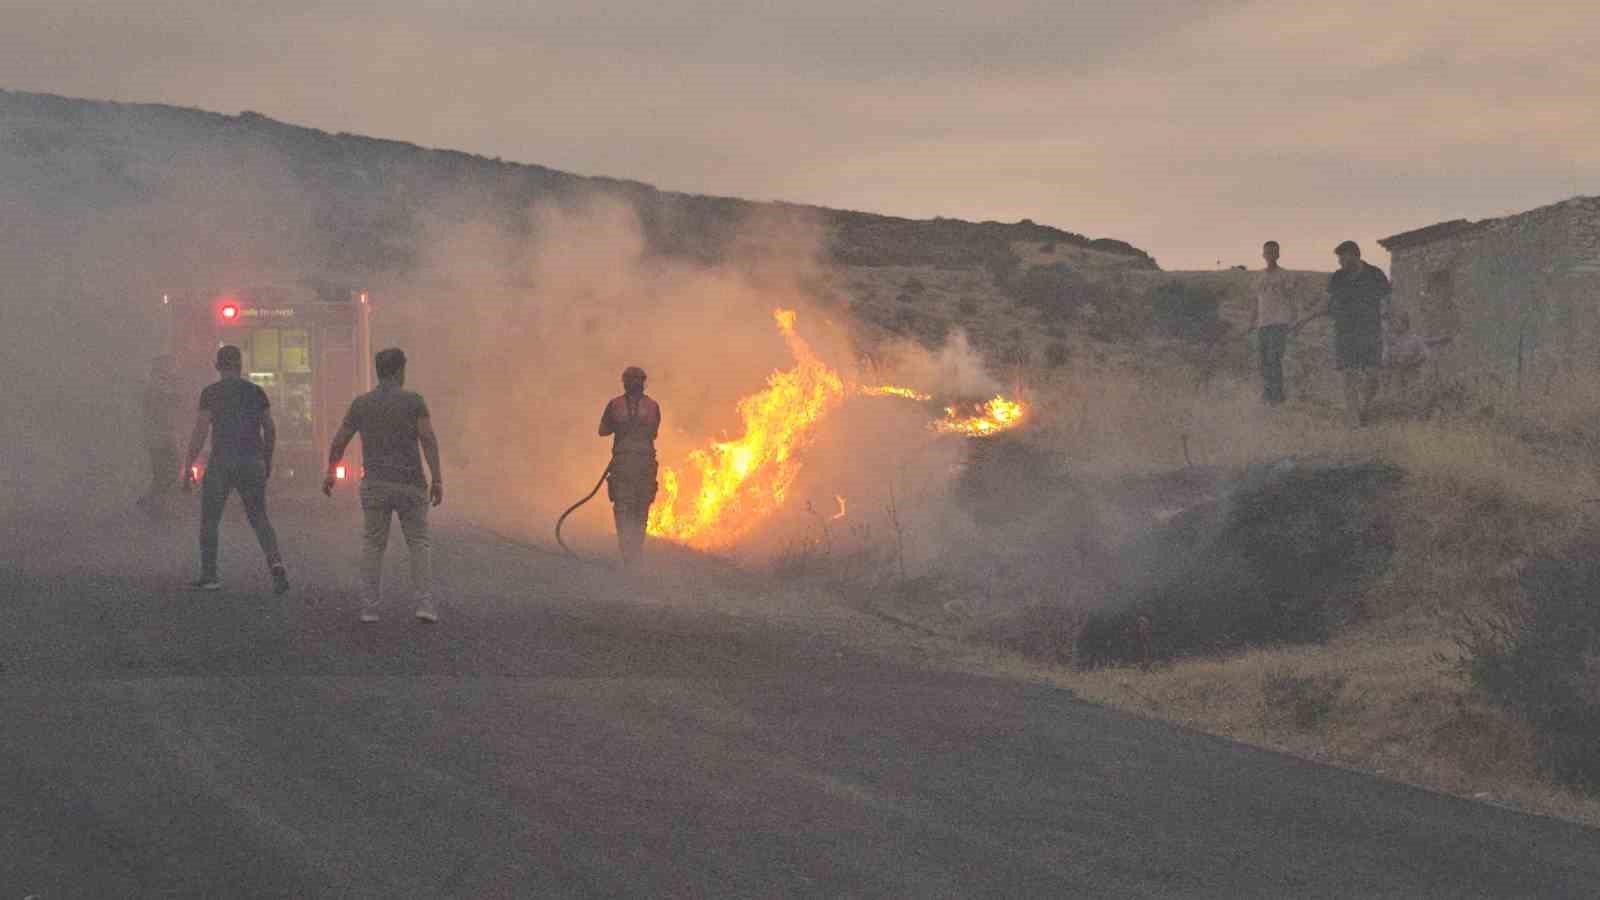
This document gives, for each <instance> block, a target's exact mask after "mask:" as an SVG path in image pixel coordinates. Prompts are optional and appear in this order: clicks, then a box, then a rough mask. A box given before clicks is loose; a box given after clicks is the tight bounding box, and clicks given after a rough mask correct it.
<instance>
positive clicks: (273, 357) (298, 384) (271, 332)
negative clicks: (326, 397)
mask: <svg viewBox="0 0 1600 900" xmlns="http://www.w3.org/2000/svg"><path fill="white" fill-rule="evenodd" d="M310 342H311V338H310V335H309V334H308V333H307V331H306V330H305V329H303V328H257V329H255V330H253V331H252V332H251V334H250V336H249V339H248V340H244V341H241V342H240V343H241V344H242V345H243V347H242V348H241V349H243V350H244V351H245V360H244V362H245V374H246V377H248V378H249V379H250V380H251V381H253V382H255V383H256V384H259V385H261V388H262V390H264V391H266V392H267V398H268V400H270V401H271V403H272V409H273V413H272V417H273V420H274V421H276V422H277V425H278V440H279V442H280V443H283V442H287V443H301V442H305V443H309V442H311V441H312V440H314V434H313V432H312V428H313V423H312V415H311V412H312V411H311V392H312V388H311V375H312V373H311V346H310Z"/></svg>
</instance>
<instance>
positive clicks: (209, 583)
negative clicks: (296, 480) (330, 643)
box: [183, 344, 289, 594]
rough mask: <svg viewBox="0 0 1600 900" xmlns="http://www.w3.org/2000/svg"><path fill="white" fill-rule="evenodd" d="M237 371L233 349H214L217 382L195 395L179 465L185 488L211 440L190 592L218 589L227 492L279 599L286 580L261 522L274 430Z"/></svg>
mask: <svg viewBox="0 0 1600 900" xmlns="http://www.w3.org/2000/svg"><path fill="white" fill-rule="evenodd" d="M243 368H244V357H243V354H241V353H240V352H239V348H238V347H235V346H233V345H231V344H230V345H228V346H225V347H222V348H220V349H218V350H217V374H219V375H221V376H222V379H221V380H220V381H217V382H216V383H215V384H211V385H207V386H206V389H205V390H203V391H201V392H200V414H199V416H197V417H196V418H195V422H194V432H193V433H192V434H191V435H190V436H189V458H188V460H187V461H186V462H185V463H184V466H183V478H184V484H185V485H186V486H187V485H188V484H189V483H191V482H192V481H193V479H194V461H195V460H196V459H197V458H199V456H200V451H201V450H202V449H203V448H204V447H205V445H206V438H207V436H208V435H209V436H210V438H211V457H210V459H208V460H207V461H206V473H205V478H204V479H203V480H202V482H201V490H200V579H199V580H198V581H196V582H195V583H194V587H196V588H198V589H200V590H202V591H216V590H221V589H222V583H221V582H220V581H219V580H218V579H217V527H218V525H219V524H220V523H221V522H222V509H223V507H224V506H225V505H226V504H227V502H228V494H229V492H231V491H238V492H239V500H240V501H241V502H243V503H244V513H245V517H246V518H248V519H249V520H250V527H251V528H253V529H255V533H256V540H257V541H259V542H260V543H261V551H262V552H263V553H265V554H266V556H267V568H268V569H269V570H270V571H271V573H272V589H273V592H274V593H278V594H281V593H283V592H284V591H287V590H288V589H289V575H288V571H287V570H286V569H285V568H284V565H283V557H282V556H281V555H280V554H279V553H278V536H277V534H276V533H274V532H273V530H272V522H271V520H269V519H268V518H267V479H269V478H271V477H272V450H273V444H274V443H275V442H276V440H277V434H278V431H277V427H276V426H275V425H274V424H273V421H272V408H271V405H270V404H269V403H268V401H267V392H266V391H263V390H262V389H261V387H260V386H259V385H257V384H253V383H251V382H249V381H246V380H245V379H244V377H243Z"/></svg>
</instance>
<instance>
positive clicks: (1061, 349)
mask: <svg viewBox="0 0 1600 900" xmlns="http://www.w3.org/2000/svg"><path fill="white" fill-rule="evenodd" d="M1071 362H1072V347H1071V346H1070V345H1068V344H1067V342H1066V341H1060V340H1057V341H1051V342H1050V343H1049V344H1047V345H1046V346H1045V348H1044V364H1045V365H1047V366H1049V367H1051V368H1053V369H1059V368H1061V367H1062V366H1065V365H1067V364H1069V363H1071Z"/></svg>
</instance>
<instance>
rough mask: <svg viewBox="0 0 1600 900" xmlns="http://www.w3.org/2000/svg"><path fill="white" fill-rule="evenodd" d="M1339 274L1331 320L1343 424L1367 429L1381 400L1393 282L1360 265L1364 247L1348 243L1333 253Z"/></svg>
mask: <svg viewBox="0 0 1600 900" xmlns="http://www.w3.org/2000/svg"><path fill="white" fill-rule="evenodd" d="M1334 254H1335V255H1336V256H1338V258H1339V270H1338V271H1337V272H1334V273H1333V275H1332V276H1331V277H1330V278H1329V279H1328V314H1329V315H1330V316H1332V317H1333V364H1334V367H1335V368H1337V369H1338V370H1339V371H1340V372H1341V373H1342V374H1343V377H1344V404H1345V419H1346V421H1347V422H1348V423H1349V425H1350V426H1351V427H1358V426H1361V425H1365V424H1366V422H1367V419H1368V414H1369V412H1370V408H1371V406H1372V401H1373V399H1374V398H1375V397H1376V396H1377V394H1378V371H1377V370H1378V367H1379V366H1380V365H1381V364H1382V360H1383V323H1384V320H1385V319H1386V318H1387V317H1388V313H1389V292H1390V288H1389V279H1388V278H1387V277H1386V276H1385V275H1384V274H1383V270H1382V269H1380V268H1378V267H1377V266H1374V265H1372V264H1370V263H1367V262H1364V261H1362V259H1361V247H1360V246H1359V245H1357V244H1356V242H1355V241H1345V242H1344V243H1341V244H1340V245H1339V246H1338V247H1335V248H1334Z"/></svg>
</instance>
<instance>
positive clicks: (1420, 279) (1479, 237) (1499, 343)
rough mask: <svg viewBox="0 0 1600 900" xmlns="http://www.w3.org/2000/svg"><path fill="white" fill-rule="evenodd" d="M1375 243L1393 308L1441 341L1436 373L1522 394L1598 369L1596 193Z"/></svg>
mask: <svg viewBox="0 0 1600 900" xmlns="http://www.w3.org/2000/svg"><path fill="white" fill-rule="evenodd" d="M1378 243H1380V244H1382V245H1383V247H1384V248H1385V249H1387V250H1388V251H1389V253H1390V255H1391V259H1392V262H1391V272H1390V276H1391V278H1392V280H1393V281H1394V303H1395V309H1396V310H1397V311H1401V312H1405V313H1407V315H1408V316H1409V318H1410V319H1411V323H1412V329H1413V331H1415V332H1417V333H1419V334H1421V335H1423V336H1424V337H1429V338H1435V339H1440V340H1441V343H1443V346H1442V347H1441V348H1440V349H1439V351H1438V360H1439V363H1440V368H1441V370H1444V371H1447V372H1450V373H1454V374H1479V373H1483V374H1492V375H1494V376H1496V377H1497V378H1498V379H1499V380H1500V381H1502V382H1503V383H1505V384H1506V385H1507V386H1508V387H1509V386H1515V387H1516V388H1517V389H1518V390H1522V391H1525V390H1527V389H1529V388H1530V387H1542V388H1543V389H1545V390H1549V389H1550V388H1551V386H1552V384H1554V383H1555V381H1556V379H1557V377H1558V376H1562V375H1564V374H1571V373H1572V372H1574V371H1576V368H1575V367H1580V368H1589V369H1593V368H1600V197H1574V198H1573V199H1571V200H1567V201H1564V202H1561V203H1556V204H1553V205H1551V206H1544V207H1540V208H1538V209H1534V210H1530V211H1528V212H1524V213H1519V214H1517V215H1511V216H1505V217H1502V218H1498V219H1484V220H1482V221H1477V222H1469V221H1467V220H1466V219H1456V220H1454V221H1450V222H1441V223H1439V224H1437V225H1430V226H1428V227H1426V228H1419V229H1417V230H1415V231H1407V232H1404V233H1402V234H1396V235H1393V236H1390V237H1387V238H1384V239H1383V240H1381V241H1379V242H1378ZM1446 338H1448V339H1449V340H1448V343H1444V342H1443V340H1442V339H1446Z"/></svg>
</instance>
